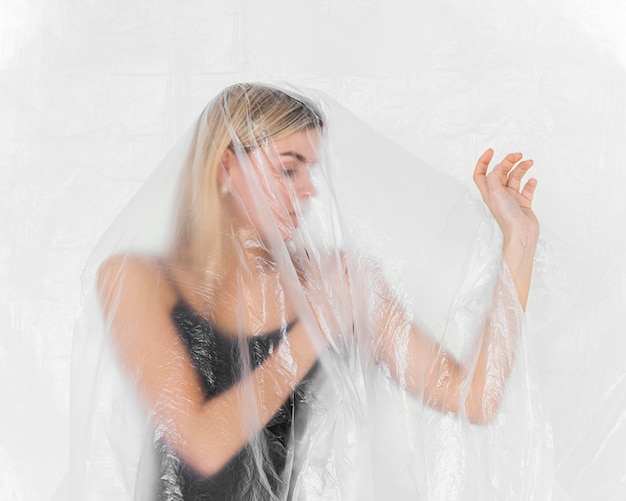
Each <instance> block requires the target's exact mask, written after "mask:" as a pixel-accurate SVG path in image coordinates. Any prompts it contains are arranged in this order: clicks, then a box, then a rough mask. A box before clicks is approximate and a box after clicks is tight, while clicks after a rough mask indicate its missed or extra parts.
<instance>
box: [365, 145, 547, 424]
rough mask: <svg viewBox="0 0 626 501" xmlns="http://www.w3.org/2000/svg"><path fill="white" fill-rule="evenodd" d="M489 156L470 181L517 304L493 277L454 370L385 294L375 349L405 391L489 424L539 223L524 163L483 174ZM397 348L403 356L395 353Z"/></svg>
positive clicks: (512, 159)
mask: <svg viewBox="0 0 626 501" xmlns="http://www.w3.org/2000/svg"><path fill="white" fill-rule="evenodd" d="M492 157H493V150H491V149H489V150H487V151H486V152H485V153H483V154H482V155H481V157H480V158H479V160H478V163H477V165H476V169H475V171H474V182H475V183H476V186H477V187H478V189H479V191H480V193H481V195H482V198H483V200H484V202H485V204H486V205H487V207H488V208H489V210H490V212H491V213H492V214H493V216H494V218H495V219H496V221H497V223H498V225H499V227H500V229H501V230H502V233H503V236H504V240H503V257H504V261H505V263H506V265H507V267H508V271H509V272H510V275H511V278H512V280H513V283H514V285H515V291H516V293H517V298H516V297H515V294H510V293H509V290H508V289H509V288H508V287H507V280H506V278H505V277H502V276H501V275H502V274H500V277H499V279H498V281H497V283H496V287H495V290H494V296H493V301H492V307H491V310H490V311H489V312H488V314H487V317H486V320H485V323H484V328H483V332H482V335H481V336H479V342H478V344H477V346H476V347H475V350H474V351H473V353H472V355H473V356H472V357H469V360H468V362H467V363H466V364H461V363H459V362H458V361H457V360H455V359H454V357H452V355H451V354H449V353H448V352H447V351H446V350H445V349H443V347H442V346H441V345H440V344H438V343H437V342H436V341H434V340H433V339H432V338H431V337H430V336H428V335H426V334H424V333H423V332H422V331H420V329H419V328H418V327H416V326H415V325H413V324H410V323H408V322H407V319H406V316H405V314H404V312H403V310H402V308H401V307H400V306H399V305H398V304H397V303H396V301H394V300H393V299H392V295H391V294H390V293H389V295H388V296H387V300H386V301H385V302H386V303H387V307H386V308H385V313H384V315H383V318H382V326H381V331H380V334H381V336H380V338H379V345H378V346H377V349H376V354H377V357H378V359H379V361H381V362H383V363H384V364H385V365H387V366H388V368H389V371H390V373H391V375H392V376H393V377H394V378H395V379H396V380H397V381H398V382H399V383H400V384H401V385H402V386H403V387H405V388H406V389H407V390H408V391H409V392H411V393H413V394H415V395H417V396H422V397H423V399H424V401H425V402H426V403H427V404H428V405H430V406H431V407H433V408H435V409H438V410H440V411H442V412H453V413H456V414H459V413H461V412H463V413H464V414H465V415H466V416H467V418H468V419H469V420H470V421H471V422H473V423H477V424H486V423H489V422H490V421H491V420H492V419H493V418H494V417H495V415H496V412H497V409H498V407H499V404H500V401H501V398H502V394H503V391H504V386H505V383H506V379H507V378H508V375H509V373H510V371H511V367H512V364H513V359H514V354H515V346H516V344H517V336H518V334H519V319H518V317H517V315H516V314H515V312H516V310H517V309H518V306H517V305H515V304H514V303H515V301H517V300H519V304H520V305H521V307H522V309H525V308H526V302H527V299H528V291H529V287H530V279H531V274H532V265H533V259H534V255H535V249H536V245H537V239H538V236H539V224H538V222H537V218H536V217H535V215H534V213H533V211H532V208H531V206H532V197H533V193H534V190H535V187H536V186H537V182H536V180H534V179H530V180H529V181H528V182H526V183H525V184H524V186H523V188H521V186H522V179H523V177H524V175H525V174H526V172H527V171H528V169H529V168H530V167H531V166H532V164H533V162H532V160H525V161H521V159H522V155H521V153H512V154H509V155H507V156H506V157H505V158H504V159H503V161H502V162H501V163H500V164H498V165H496V166H495V168H494V169H493V170H492V171H491V172H489V173H488V168H489V162H490V161H491V159H492ZM516 164H517V165H516ZM520 188H521V190H520ZM387 292H389V291H387ZM509 303H513V304H509ZM401 345H404V346H403V349H402V350H399V349H398V348H399V346H401ZM400 352H402V353H400Z"/></svg>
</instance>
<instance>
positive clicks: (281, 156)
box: [228, 129, 320, 240]
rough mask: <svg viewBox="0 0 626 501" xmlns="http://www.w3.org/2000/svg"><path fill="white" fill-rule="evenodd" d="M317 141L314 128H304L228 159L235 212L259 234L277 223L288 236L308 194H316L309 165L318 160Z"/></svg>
mask: <svg viewBox="0 0 626 501" xmlns="http://www.w3.org/2000/svg"><path fill="white" fill-rule="evenodd" d="M319 142H320V137H319V133H318V132H317V131H316V130H315V129H303V130H300V131H297V132H294V133H292V134H290V135H288V136H286V137H284V138H282V139H278V140H275V141H271V142H270V143H269V144H268V145H266V146H263V147H259V148H257V149H255V150H253V151H251V152H250V153H248V155H247V157H246V158H242V159H236V161H234V162H231V167H230V169H228V175H229V178H230V182H231V186H232V191H233V195H234V196H235V199H236V200H237V202H238V203H236V204H235V205H236V209H235V210H236V212H237V216H238V217H240V218H245V220H247V221H249V223H251V224H252V226H254V227H255V228H256V229H257V230H258V231H259V232H260V233H261V235H262V236H263V235H266V234H267V232H268V231H272V228H273V227H278V229H279V231H280V233H281V235H282V237H283V239H285V240H287V239H289V238H290V237H291V234H292V232H293V230H294V229H295V228H297V227H298V223H299V219H300V218H301V217H302V214H303V213H304V211H305V209H306V206H307V202H308V200H309V198H311V197H313V196H315V194H316V190H315V187H314V185H313V182H312V179H311V168H312V167H313V165H314V164H315V163H316V162H317V150H318V147H319ZM233 156H234V155H233ZM259 195H261V196H259ZM261 205H264V206H265V207H261ZM267 208H269V211H268V210H266V209H267ZM268 212H269V213H271V218H272V219H273V220H271V221H268Z"/></svg>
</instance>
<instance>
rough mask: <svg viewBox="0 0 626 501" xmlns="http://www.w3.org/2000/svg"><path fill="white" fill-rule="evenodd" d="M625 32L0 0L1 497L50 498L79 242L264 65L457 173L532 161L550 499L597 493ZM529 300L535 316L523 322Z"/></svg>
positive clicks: (354, 1) (609, 343)
mask: <svg viewBox="0 0 626 501" xmlns="http://www.w3.org/2000/svg"><path fill="white" fill-rule="evenodd" d="M624 26H626V4H623V3H621V2H619V1H618V0H613V1H609V0H603V1H599V2H593V3H592V2H586V1H584V0H569V1H565V0H547V1H544V2H540V1H537V0H498V1H496V0H475V1H465V2H461V1H453V0H443V1H439V2H437V3H436V4H435V5H433V4H432V3H431V2H409V1H405V2H403V1H399V0H392V1H384V2H383V1H382V0H351V1H346V0H341V1H331V0H321V1H316V2H310V1H309V2H305V1H302V0H289V1H288V0H284V1H280V0H271V1H267V2H255V1H244V0H240V1H233V2H227V1H223V0H220V1H199V0H185V1H174V0H152V1H147V0H145V1H144V0H141V1H131V2H129V1H121V0H111V1H107V2H96V1H78V0H21V1H20V0H1V1H0V67H1V73H0V89H1V94H0V169H1V170H0V173H1V181H0V235H1V241H0V259H1V265H0V320H1V327H0V336H1V337H0V402H2V403H1V404H0V498H1V499H7V500H9V499H10V500H42V499H49V498H50V497H51V496H52V495H53V494H54V492H55V491H56V489H57V487H58V485H59V484H60V482H61V479H62V477H63V475H64V473H65V470H66V468H67V461H68V447H67V444H68V436H69V422H68V417H69V377H70V359H71V349H72V331H73V323H74V319H75V317H76V316H77V314H78V312H79V308H80V274H81V270H82V268H83V266H84V264H85V261H86V260H87V257H88V255H89V253H90V251H91V250H92V249H93V247H94V246H95V244H96V243H97V241H98V238H99V237H100V236H101V235H102V233H103V232H104V231H105V230H106V228H107V227H108V225H109V224H110V223H111V222H112V220H113V218H114V217H115V216H116V215H117V214H118V212H119V211H120V210H121V209H122V207H123V206H124V205H125V203H126V202H127V201H128V200H129V198H130V197H131V196H132V194H133V193H134V192H135V190H136V189H137V188H138V187H139V186H140V185H141V183H142V181H143V180H145V179H146V178H147V176H148V175H149V173H150V172H151V170H152V169H153V168H154V166H155V165H156V164H157V162H158V161H159V160H160V159H161V158H162V157H163V156H164V154H165V153H166V152H167V150H168V148H169V147H170V146H171V145H172V144H173V142H174V141H175V139H176V138H177V137H178V136H179V135H180V134H181V133H182V132H183V131H184V130H185V128H186V127H187V126H188V125H189V124H190V123H191V121H192V120H193V119H194V118H195V116H196V115H197V114H198V113H199V111H200V110H201V108H202V107H203V106H204V104H205V103H206V102H207V101H208V100H209V99H210V98H211V97H212V96H214V95H215V94H216V92H217V91H218V90H219V89H221V88H222V87H224V86H225V85H226V84H229V83H233V82H236V81H243V80H259V79H271V80H286V81H289V82H292V83H294V84H296V85H304V86H307V87H314V88H318V89H321V90H323V91H326V92H327V93H329V94H331V95H332V96H333V97H335V98H336V99H337V100H338V101H340V102H341V103H343V104H344V105H346V106H347V107H348V108H350V109H351V110H352V111H353V112H355V113H356V114H357V115H359V116H360V117H362V118H363V119H365V120H366V121H367V122H369V123H370V124H371V125H373V126H374V127H375V128H376V129H377V130H379V131H381V132H383V133H384V134H385V135H388V136H390V137H393V138H394V139H395V140H396V141H397V142H399V143H401V144H402V145H403V146H405V147H406V148H407V149H409V150H411V151H412V152H414V153H416V154H417V155H418V156H420V157H422V158H424V159H425V160H427V161H428V162H430V163H431V164H433V165H434V166H436V167H437V168H439V169H441V170H443V171H446V172H448V173H451V174H452V175H454V176H455V177H457V178H459V179H462V180H463V182H469V178H470V173H471V169H472V167H473V163H474V161H475V158H476V157H477V155H478V154H479V153H480V152H482V151H483V150H484V149H485V148H486V147H488V146H493V147H494V148H495V149H496V152H497V153H496V154H497V155H498V154H503V153H506V152H508V151H517V150H521V151H523V152H524V153H525V154H527V155H528V156H530V157H532V158H534V159H535V161H536V167H535V176H536V177H538V178H539V182H540V184H539V189H538V194H537V201H536V211H537V212H538V214H539V216H540V218H541V221H542V224H543V229H544V237H545V240H546V245H550V246H551V248H552V249H553V251H554V252H553V256H555V260H556V262H554V263H538V268H539V269H541V268H542V267H551V268H552V269H557V270H559V273H556V274H552V275H555V276H559V277H560V279H561V280H562V281H563V283H562V284H561V286H563V284H565V286H564V287H565V288H566V290H567V292H568V298H567V300H565V299H564V300H563V301H559V298H555V297H553V296H550V295H549V294H545V293H544V294H543V295H542V293H543V292H545V290H547V289H549V288H550V287H549V286H546V285H545V284H543V285H544V289H545V290H544V289H542V284H541V283H539V284H538V285H537V291H536V293H535V295H534V296H533V299H531V303H530V305H529V324H530V326H531V332H530V334H529V335H530V336H531V341H532V343H533V346H535V348H536V350H535V354H536V357H537V360H536V361H537V363H538V364H539V367H540V373H541V374H543V379H542V380H541V383H542V384H541V387H542V390H541V391H542V392H543V394H544V399H545V402H546V403H545V405H546V409H547V411H548V415H549V416H550V419H551V420H552V423H553V426H554V445H555V478H556V479H557V485H556V487H555V493H554V498H555V499H561V498H564V499H568V498H571V499H618V498H617V497H616V498H612V497H611V496H612V495H613V494H615V493H616V492H620V490H619V488H618V487H619V485H620V481H621V482H622V484H621V485H622V490H621V492H626V485H625V483H626V466H625V465H626V453H624V452H623V451H624V449H625V448H626V446H625V444H626V429H625V428H626V424H625V421H626V418H625V417H624V414H623V411H622V410H623V409H624V408H625V407H626V405H624V404H626V371H625V370H624V368H623V367H622V365H623V363H622V360H624V351H625V350H624V347H625V346H626V343H625V342H624V340H623V337H624V336H623V325H624V322H623V321H624V313H623V310H624V309H626V307H625V306H624V305H625V304H626V303H625V302H624V299H625V294H624V279H625V278H626V266H625V263H624V255H625V254H624V250H626V249H625V242H626V238H625V236H624V235H625V231H626V230H625V229H624V227H625V224H624V221H625V220H626V196H625V195H624V187H625V186H626V174H625V173H626V169H625V165H624V153H625V151H624V150H625V147H624V144H625V141H624V140H625V138H626V134H625V132H626V72H625V70H624V68H625V65H626V31H625V30H624V29H623V27H624ZM371 175H380V173H371ZM409 181H414V182H417V181H418V180H409ZM403 182H406V180H403ZM552 275H551V276H552ZM557 285H558V284H557ZM555 288H557V289H558V286H557V287H555ZM542 301H547V302H549V304H550V305H551V317H550V318H549V320H546V317H545V316H543V317H542V316H541V315H537V316H536V318H535V319H534V318H533V311H539V310H540V309H541V308H540V306H544V307H545V302H544V303H543V304H541V302H542ZM546 496H548V494H546Z"/></svg>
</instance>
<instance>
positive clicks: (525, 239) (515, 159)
mask: <svg viewBox="0 0 626 501" xmlns="http://www.w3.org/2000/svg"><path fill="white" fill-rule="evenodd" d="M492 158H493V150H492V149H491V148H489V149H488V150H487V151H485V152H484V153H483V154H482V155H481V156H480V158H479V159H478V162H477V163H476V168H475V169H474V182H475V183H476V186H477V187H478V190H479V191H480V194H481V195H482V198H483V200H484V202H485V204H486V205H487V207H488V208H489V211H490V212H491V214H493V217H494V218H495V220H496V221H497V223H498V226H500V229H501V230H502V233H503V235H504V252H503V253H504V258H505V260H506V262H507V264H508V266H509V269H510V270H511V274H512V276H513V280H514V282H515V286H516V288H517V293H518V296H519V299H520V303H521V305H522V308H525V307H526V300H527V297H528V289H529V287H530V277H531V273H532V262H533V259H534V255H535V248H536V246H537V239H538V237H539V222H538V221H537V217H536V216H535V213H534V212H533V210H532V201H533V194H534V193H535V188H536V187H537V180H536V179H529V180H528V181H527V182H526V183H525V184H524V186H523V188H522V179H523V177H524V175H525V174H526V172H527V171H528V169H530V168H531V167H532V165H533V161H532V160H524V161H521V160H522V154H521V153H510V154H508V155H507V156H506V157H504V159H503V160H502V162H500V163H499V164H497V165H496V166H495V167H494V168H493V170H492V171H491V172H489V173H487V171H488V169H489V162H491V159H492ZM520 188H521V189H520Z"/></svg>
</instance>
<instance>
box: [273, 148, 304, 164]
mask: <svg viewBox="0 0 626 501" xmlns="http://www.w3.org/2000/svg"><path fill="white" fill-rule="evenodd" d="M278 155H279V156H281V157H285V156H286V157H292V158H295V159H296V160H298V162H302V163H304V164H309V163H311V162H309V161H308V160H307V158H306V157H305V156H304V155H303V154H302V153H298V152H297V151H291V150H289V151H285V152H282V153H279V154H278Z"/></svg>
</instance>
